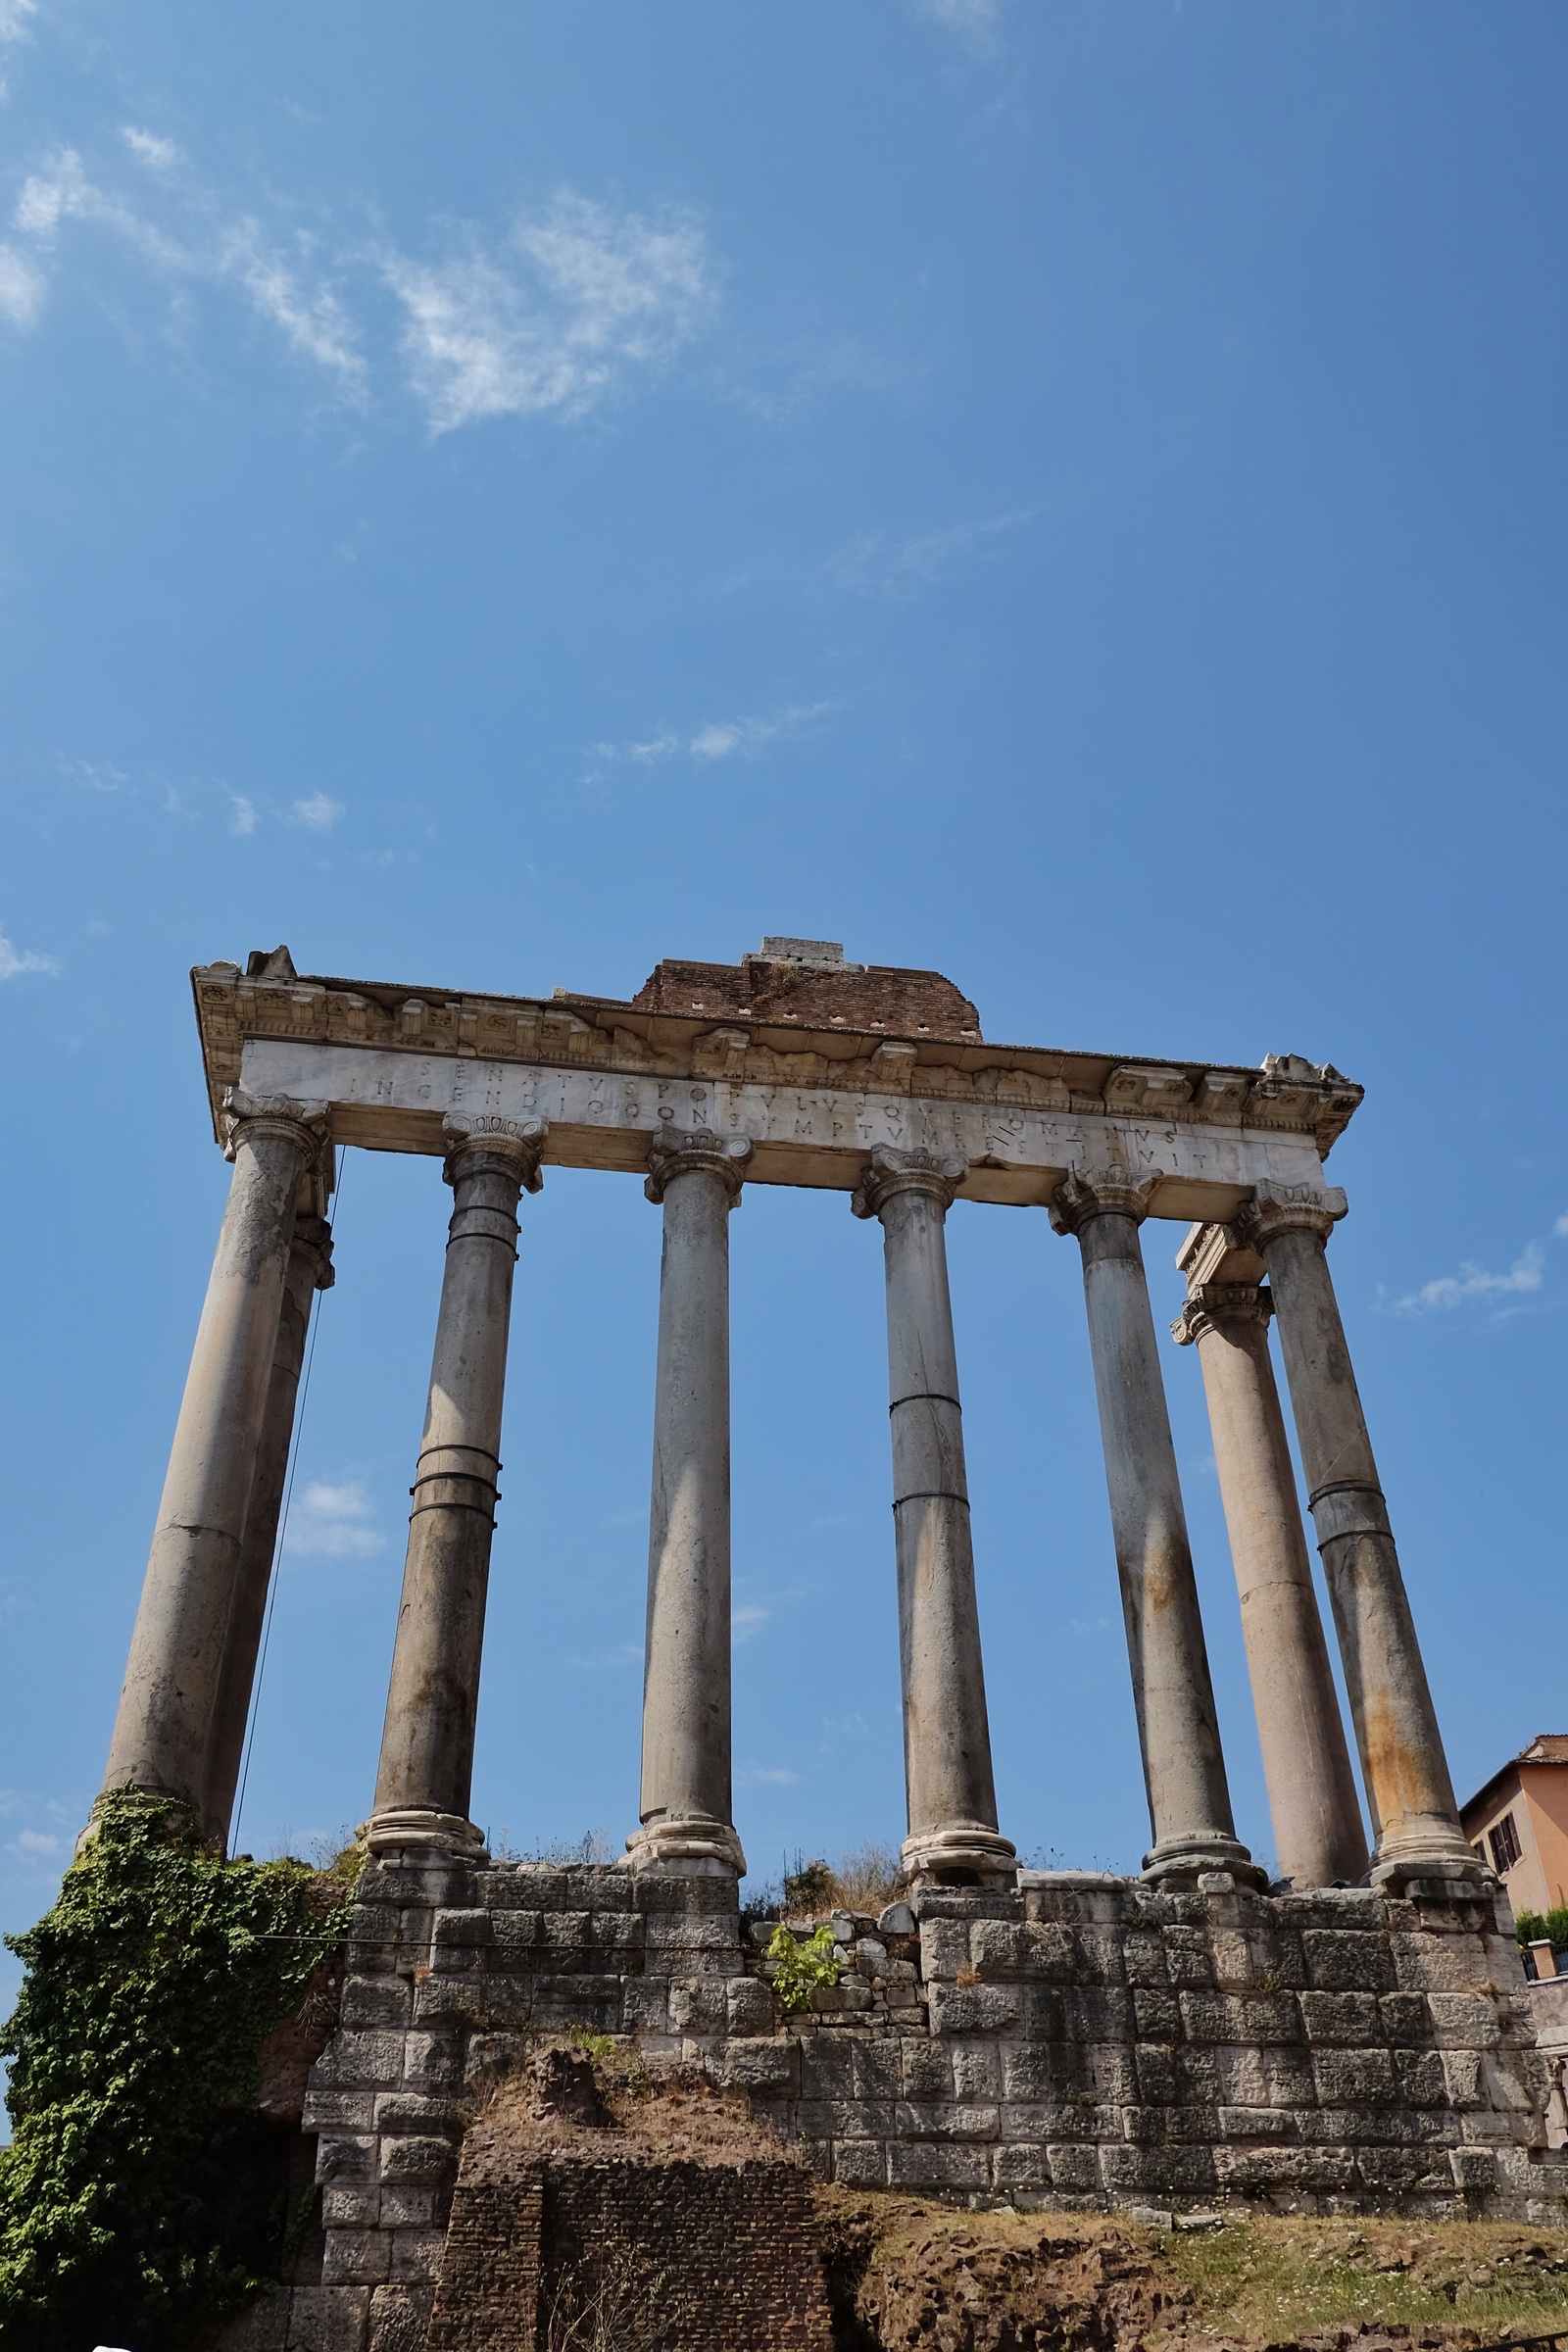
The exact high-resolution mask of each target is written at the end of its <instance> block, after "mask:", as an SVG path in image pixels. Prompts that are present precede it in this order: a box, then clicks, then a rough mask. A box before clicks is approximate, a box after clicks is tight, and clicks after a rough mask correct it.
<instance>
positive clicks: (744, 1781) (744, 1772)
mask: <svg viewBox="0 0 1568 2352" xmlns="http://www.w3.org/2000/svg"><path fill="white" fill-rule="evenodd" d="M737 1777H738V1778H739V1780H740V1783H741V1786H742V1787H743V1788H750V1787H752V1786H754V1785H755V1784H756V1783H758V1782H766V1783H767V1784H768V1785H769V1786H770V1787H772V1788H774V1789H789V1788H792V1787H793V1786H794V1784H795V1783H796V1782H797V1781H798V1780H799V1779H800V1777H801V1776H800V1774H799V1773H798V1772H790V1771H789V1770H788V1769H787V1768H786V1767H785V1766H784V1765H782V1764H746V1765H743V1766H742V1768H741V1771H740V1773H739V1775H738V1776H737Z"/></svg>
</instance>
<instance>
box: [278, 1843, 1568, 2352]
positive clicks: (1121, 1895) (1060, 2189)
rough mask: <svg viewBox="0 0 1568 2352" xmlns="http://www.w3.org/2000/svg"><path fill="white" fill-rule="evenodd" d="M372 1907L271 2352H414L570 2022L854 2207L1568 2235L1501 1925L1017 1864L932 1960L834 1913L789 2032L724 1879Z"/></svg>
mask: <svg viewBox="0 0 1568 2352" xmlns="http://www.w3.org/2000/svg"><path fill="white" fill-rule="evenodd" d="M361 1897H362V1899H361V1901H360V1903H359V1905H358V1907H357V1909H356V1912H355V1916H354V1921H353V1926H352V1931H351V1940H350V1944H349V1950H348V1966H347V1973H346V1983H345V1990H344V1999H343V2012H342V2023H341V2026H340V2029H339V2031H338V2032H337V2034H336V2035H335V2036H334V2038H333V2040H332V2042H331V2044H330V2045H329V2047H328V2048H327V2049H326V2051H325V2052H324V2054H323V2055H322V2057H321V2058H320V2059H319V2061H318V2063H317V2065H316V2066H315V2068H314V2070H313V2073H312V2079H311V2086H310V2089H309V2092H308V2095H307V2100H306V2106H305V2114H304V2127H305V2130H306V2131H308V2132H314V2133H316V2134H318V2135H319V2136H318V2177H319V2180H320V2182H321V2184H322V2210H321V2218H322V2222H323V2225H324V2242H325V2253H324V2259H323V2264H322V2270H321V2278H320V2284H319V2287H318V2286H315V2285H313V2286H310V2287H305V2288H296V2289H295V2290H293V2292H292V2296H291V2297H290V2298H289V2299H288V2301H289V2308H288V2311H287V2313H286V2314H285V2313H284V2311H283V2310H282V2309H281V2302H282V2299H279V2308H278V2309H276V2310H274V2312H273V2313H272V2314H271V2317H270V2321H269V2325H270V2327H272V2330H273V2332H272V2333H271V2334H270V2335H269V2336H267V2337H265V2339H264V2337H263V2336H261V2335H257V2336H256V2337H255V2338H254V2341H255V2343H256V2344H257V2345H258V2346H259V2345H261V2344H262V2343H263V2341H264V2340H265V2341H266V2342H267V2343H268V2344H270V2345H276V2346H278V2347H284V2346H286V2347H288V2348H289V2352H294V2348H295V2347H299V2352H306V2348H307V2347H309V2348H310V2352H317V2348H318V2347H322V2346H330V2347H331V2348H332V2352H422V2347H423V2346H424V2343H425V2327H426V2324H427V2321H428V2317H429V2314H430V2310H431V2302H432V2297H433V2293H434V2289H435V2286H436V2282H437V2280H438V2279H439V2278H440V2277H441V2274H442V2262H443V2255H444V2251H445V2247H446V2241H447V2232H448V2225H449V2221H450V2218H451V2216H452V2213H453V2195H454V2189H455V2187H456V2185H457V2181H458V2176H459V2162H460V2152H461V2149H462V2146H463V2141H464V2135H465V2132H466V2130H467V2128H468V2125H469V2123H470V2121H471V2119H472V2118H473V2117H474V2116H475V2114H476V2113H478V2112H479V2111H480V2109H481V2108H482V2106H483V2103H484V2102H485V2100H486V2099H487V2098H488V2097H489V2096H490V2094H491V2093H492V2092H493V2091H494V2089H495V2088H496V2086H497V2085H498V2084H500V2083H501V2082H504V2081H505V2080H506V2079H507V2078H508V2077H509V2076H510V2075H511V2074H512V2073H513V2072H514V2071H515V2070H516V2069H517V2068H519V2067H520V2066H521V2065H522V2064H523V2063H524V2061H525V2060H526V2059H527V2057H528V2055H529V2052H530V2050H531V2049H532V2048H534V2047H536V2046H537V2041H538V2037H540V2036H548V2035H551V2034H561V2033H562V2032H563V2031H564V2029H567V2028H569V2027H572V2026H578V2027H582V2028H585V2029H588V2030H590V2031H592V2032H594V2033H596V2034H620V2035H633V2036H635V2037H636V2043H637V2046H638V2048H639V2049H640V2050H641V2051H643V2052H645V2053H646V2054H647V2056H648V2057H649V2060H650V2062H651V2063H654V2064H657V2063H658V2062H659V2061H660V2060H661V2059H663V2060H666V2061H667V2060H679V2061H683V2062H685V2063H686V2064H688V2065H696V2066H700V2067H702V2068H703V2069H704V2070H705V2071H706V2073H707V2076H708V2078H709V2080H711V2082H713V2083H714V2084H716V2085H719V2086H722V2087H726V2088H730V2089H734V2090H740V2091H744V2093H745V2094H746V2097H747V2100H748V2102H749V2107H750V2112H751V2114H752V2116H753V2117H754V2118H755V2119H756V2120H757V2122H758V2123H760V2124H764V2125H768V2126H770V2127H772V2129H773V2130H774V2131H776V2132H777V2133H779V2134H780V2135H781V2136H782V2137H783V2138H784V2139H785V2140H787V2141H790V2142H793V2143H795V2144H796V2145H797V2146H798V2147H799V2149H800V2150H801V2152H802V2154H803V2155H804V2156H805V2158H806V2160H807V2162H808V2163H809V2166H810V2168H811V2170H812V2171H813V2172H814V2173H815V2174H816V2175H817V2176H818V2177H819V2178H822V2179H825V2180H838V2181H841V2182H844V2183H847V2184H850V2185H854V2186H857V2187H870V2186H887V2187H891V2188H899V2189H906V2190H912V2191H918V2192H921V2193H925V2194H932V2193H935V2194H938V2195H942V2196H946V2197H948V2198H951V2199H953V2200H955V2201H956V2202H960V2203H965V2204H972V2205H981V2206H983V2205H1008V2204H1010V2205H1013V2206H1015V2207H1019V2208H1029V2207H1046V2206H1066V2207H1074V2206H1076V2207H1100V2208H1104V2207H1111V2208H1114V2207H1120V2208H1123V2209H1127V2210H1131V2211H1135V2212H1137V2211H1146V2212H1147V2211H1149V2210H1151V2209H1152V2210H1155V2211H1162V2212H1166V2213H1168V2212H1170V2211H1172V2210H1180V2209H1182V2208H1188V2209H1191V2208H1193V2207H1197V2206H1212V2205H1213V2204H1215V2203H1216V2201H1219V2202H1223V2201H1224V2200H1226V2199H1228V2198H1248V2199H1252V2200H1257V2201H1259V2202H1261V2203H1262V2204H1264V2205H1265V2206H1268V2207H1271V2208H1273V2209H1276V2210H1279V2209H1290V2210H1305V2211H1318V2212H1326V2213H1338V2214H1344V2213H1361V2212H1393V2213H1400V2214H1407V2215H1410V2216H1420V2217H1427V2218H1434V2219H1435V2218H1444V2217H1462V2216H1467V2215H1468V2216H1474V2217H1476V2218H1487V2219H1494V2220H1515V2221H1527V2222H1533V2223H1538V2224H1544V2223H1551V2224H1559V2225H1560V2224H1561V2223H1562V2222H1563V2221H1564V2220H1565V2219H1568V2168H1565V2167H1564V2166H1562V2165H1560V2164H1558V2163H1555V2162H1553V2161H1551V2160H1550V2159H1549V2157H1548V2155H1547V2151H1546V2146H1545V2139H1546V2132H1545V2122H1544V2104H1545V2089H1546V2085H1545V2082H1544V2068H1543V2064H1542V2061H1541V2059H1540V2056H1539V2054H1538V2052H1537V2049H1536V2046H1535V2040H1534V2035H1533V2033H1532V2027H1531V2019H1530V2015H1529V2010H1528V2005H1527V2000H1526V1995H1525V1985H1524V1978H1523V1971H1522V1968H1521V1964H1520V1961H1519V1956H1518V1951H1517V1947H1516V1945H1515V1942H1514V1939H1513V1936H1512V1935H1511V1933H1510V1932H1509V1930H1508V1924H1507V1922H1506V1919H1504V1920H1503V1921H1502V1922H1501V1923H1500V1924H1499V1920H1498V1917H1497V1914H1496V1911H1495V1906H1494V1904H1493V1903H1492V1902H1491V1901H1488V1900H1484V1899H1473V1900H1472V1899H1452V1898H1448V1899H1444V1900H1430V1901H1428V1900H1413V1899H1399V1898H1395V1897H1393V1896H1390V1895H1388V1894H1386V1893H1383V1892H1381V1891H1378V1890H1375V1889H1363V1888H1343V1889H1341V1888H1336V1889H1329V1890H1326V1891H1321V1892H1316V1893H1311V1894H1280V1895H1268V1894H1258V1893H1253V1892H1251V1891H1250V1890H1249V1889H1246V1888H1243V1887H1239V1886H1237V1885H1235V1884H1234V1883H1233V1882H1232V1881H1231V1879H1230V1876H1229V1874H1227V1873H1213V1874H1210V1876H1209V1879H1208V1882H1207V1883H1206V1885H1204V1886H1203V1887H1201V1889H1200V1890H1198V1891H1196V1892H1189V1893H1177V1892H1161V1891H1153V1890H1152V1889H1150V1888H1149V1887H1145V1886H1144V1885H1143V1884H1142V1883H1141V1882H1139V1881H1137V1880H1125V1879H1116V1878H1112V1877H1109V1876H1103V1875H1100V1874H1087V1873H1035V1872H1027V1871H1026V1872H1024V1873H1022V1874H1021V1882H1020V1885H1019V1887H1017V1889H1016V1890H1015V1891H1008V1892H987V1891H982V1890H979V1889H967V1888H949V1889H945V1890H943V1891H940V1892H928V1893H925V1894H922V1895H921V1896H919V1897H918V1898H917V1901H916V1905H915V1908H916V1910H917V1912H918V1921H917V1926H916V1931H915V1932H914V1933H912V1934H905V1935H903V1936H900V1935H899V1934H898V1933H897V1932H896V1930H897V1928H898V1927H899V1926H901V1925H907V1916H908V1915H907V1914H902V1915H901V1911H900V1910H899V1909H897V1908H896V1909H895V1910H894V1911H892V1912H890V1913H887V1914H884V1918H885V1919H886V1920H888V1921H889V1922H890V1927H889V1930H888V1932H887V1933H884V1934H879V1933H877V1932H875V1931H874V1929H873V1923H871V1922H870V1921H869V1920H864V1921H858V1922H853V1921H849V1920H848V1919H841V1922H840V1925H841V1928H842V1931H843V1933H844V1934H845V1935H846V1936H849V1937H850V1938H851V1940H850V1941H849V1942H848V1943H847V1944H846V1958H847V1960H848V1962H849V1966H848V1968H847V1971H846V1973H845V1975H844V1977H843V1979H842V1980H841V1983H840V1985H839V1986H838V1987H837V1988H836V1989H835V1990H833V1991H830V1992H825V1993H822V1994H819V1995H818V1996H817V1999H816V2003H815V2005H814V2007H813V2010H812V2011H811V2012H810V2013H809V2014H808V2015H806V2016H795V2017H787V2016H786V2015H785V2013H784V2012H783V2010H782V2009H781V2008H780V2007H779V2005H778V2004H777V2003H776V2002H775V2000H774V1997H773V1994H772V1991H771V1988H770V1986H769V1985H768V1984H767V1982H766V1980H765V1978H764V1976H763V1974H762V1968H763V1961H762V1953H761V1948H760V1942H759V1939H758V1935H757V1933H756V1932H755V1931H753V1930H751V1929H749V1927H748V1923H746V1922H744V1921H743V1920H742V1918H741V1915H740V1913H739V1910H738V1908H737V1901H736V1893H735V1889H734V1887H733V1885H732V1884H731V1883H730V1882H729V1881H728V1880H726V1879H724V1878H722V1877H711V1878H678V1877H674V1876H664V1875H662V1874H659V1873H642V1874H637V1873H633V1872H631V1871H630V1870H627V1869H624V1868H595V1867H587V1868H571V1869H564V1870H563V1869H552V1868H545V1867H537V1866H533V1865H506V1866H499V1867H479V1868H467V1867H458V1866H449V1865H442V1866H439V1867H435V1866H429V1865H415V1866H408V1865H404V1864H397V1863H391V1862H387V1861H379V1862H374V1863H372V1864H371V1866H370V1867H369V1869H368V1871H367V1873H366V1876H365V1879H364V1880H363V1881H362V1883H361ZM857 1928H858V1929H860V1930H862V1931H871V1932H862V1933H859V1934H856V1933H855V1931H856V1929H857ZM762 1933H763V1934H764V1935H765V1934H766V1933H770V1931H767V1930H764V1931H762ZM521 2193H522V2192H521V2187H520V2184H519V2195H520V2194H521ZM532 2193H533V2192H532V2190H531V2189H530V2190H529V2191H528V2194H529V2195H532ZM248 2340H249V2339H248Z"/></svg>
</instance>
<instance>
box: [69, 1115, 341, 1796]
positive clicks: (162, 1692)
mask: <svg viewBox="0 0 1568 2352" xmlns="http://www.w3.org/2000/svg"><path fill="white" fill-rule="evenodd" d="M224 1110H225V1113H226V1116H227V1140H226V1143H225V1146H224V1150H225V1153H226V1155H227V1157H228V1158H229V1159H231V1160H232V1161H233V1163H234V1176H233V1181H232V1183H231V1184H230V1186H229V1194H228V1205H227V1207H226V1208H225V1210H224V1212H223V1223H222V1229H221V1232H220V1234H219V1237H218V1250H217V1254H216V1256H215V1258H214V1260H213V1271H212V1275H211V1278H210V1280H209V1282H208V1285H207V1297H206V1299H205V1301H204V1303H203V1306H202V1315H201V1322H200V1324H199V1325H198V1327H197V1332H196V1346H195V1348H194V1350H193V1351H192V1354H191V1362H190V1371H189V1374H188V1375H187V1377H186V1381H185V1393H184V1396H183V1397H182V1398H181V1401H180V1407H179V1419H178V1421H177V1423H176V1424H175V1428H174V1443H173V1446H172V1449H171V1452H170V1457H169V1472H168V1476H167V1477H166V1479H165V1481H164V1493H163V1499H162V1501H161V1502H160V1504H159V1507H158V1522H157V1526H156V1529H155V1531H154V1535H153V1541H152V1548H151V1551H150V1552H149V1554H148V1560H147V1574H146V1578H145V1580H144V1582H143V1585H142V1593H141V1602H140V1605H139V1607H138V1608H137V1611H136V1626H135V1631H134V1633H133V1634H132V1636H131V1642H130V1656H129V1659H128V1661H127V1663H126V1667H125V1680H124V1685H123V1689H122V1691H121V1694H120V1708H119V1712H118V1714H117V1715H116V1718H115V1730H114V1737H113V1739H112V1740H111V1742H110V1748H109V1764H108V1769H107V1771H106V1772H105V1774H104V1792H105V1794H108V1792H109V1791H110V1790H112V1789H122V1788H131V1789H143V1790H145V1791H147V1792H148V1793H149V1794H157V1795H163V1796H172V1797H176V1798H178V1799H179V1800H180V1801H181V1802H183V1803H185V1804H188V1805H189V1806H191V1807H192V1808H193V1810H195V1811H197V1812H198V1813H199V1812H200V1811H201V1808H202V1806H203V1804H204V1801H205V1798H206V1793H207V1771H208V1759H209V1755H210V1752H211V1747H212V1740H213V1727H214V1721H215V1717H216V1713H217V1708H218V1703H219V1686H220V1681H221V1674H222V1666H223V1654H224V1646H225V1643H226V1640H227V1635H228V1624H229V1616H230V1612H231V1610H232V1607H233V1601H234V1595H235V1591H236V1589H237V1585H238V1581H239V1577H240V1568H241V1555H242V1550H243V1545H244V1538H245V1522H246V1514H247V1512H248V1509H249V1506H250V1497H251V1487H252V1484H253V1481H254V1478H255V1472H256V1460H257V1453H258V1449H259V1447H260V1446H261V1442H262V1430H263V1423H264V1419H265V1414H266V1406H267V1397H268V1389H269V1385H270V1380H271V1371H272V1359H273V1356H274V1354H275V1352H276V1348H277V1333H278V1319H279V1315H280V1312H281V1308H282V1301H283V1288H284V1280H285V1276H286V1272H287V1267H288V1257H289V1242H290V1236H291V1234H292V1231H293V1226H294V1207H295V1201H296V1199H297V1198H298V1194H299V1189H300V1179H301V1177H302V1175H303V1174H304V1172H305V1171H306V1169H307V1168H309V1167H311V1166H313V1165H314V1164H315V1162H316V1160H317V1158H318V1156H319V1153H320V1152H321V1150H322V1146H323V1143H324V1141H325V1133H326V1129H325V1120H324V1116H323V1114H322V1106H321V1105H319V1104H315V1103H296V1102H294V1101H293V1100H291V1099H290V1098H289V1097H287V1096H283V1095H275V1096H269V1097H265V1098H261V1097H255V1096H251V1095H247V1094H245V1093H244V1092H243V1090H242V1089H240V1088H237V1087H230V1088H229V1089H228V1091H227V1093H226V1094H225V1097H224Z"/></svg>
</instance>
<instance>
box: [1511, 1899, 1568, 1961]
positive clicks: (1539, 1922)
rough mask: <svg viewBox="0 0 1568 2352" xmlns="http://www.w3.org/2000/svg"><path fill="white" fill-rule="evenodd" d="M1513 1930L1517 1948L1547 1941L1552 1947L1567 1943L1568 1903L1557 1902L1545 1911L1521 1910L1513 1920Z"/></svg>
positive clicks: (1521, 1948) (1522, 1948)
mask: <svg viewBox="0 0 1568 2352" xmlns="http://www.w3.org/2000/svg"><path fill="white" fill-rule="evenodd" d="M1513 1932H1514V1934H1515V1935H1516V1936H1518V1938H1519V1949H1520V1950H1521V1951H1523V1950H1524V1948H1525V1946H1526V1944H1529V1943H1541V1942H1543V1941H1547V1940H1549V1942H1550V1943H1551V1944H1552V1946H1553V1948H1554V1949H1555V1948H1560V1947H1561V1946H1562V1945H1564V1944H1568V1903H1559V1904H1557V1905H1556V1907H1555V1908H1554V1909H1552V1910H1550V1911H1547V1912H1544V1913H1543V1912H1540V1911H1521V1912H1520V1913H1519V1914H1518V1915H1517V1917H1516V1918H1515V1920H1514V1923H1513Z"/></svg>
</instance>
